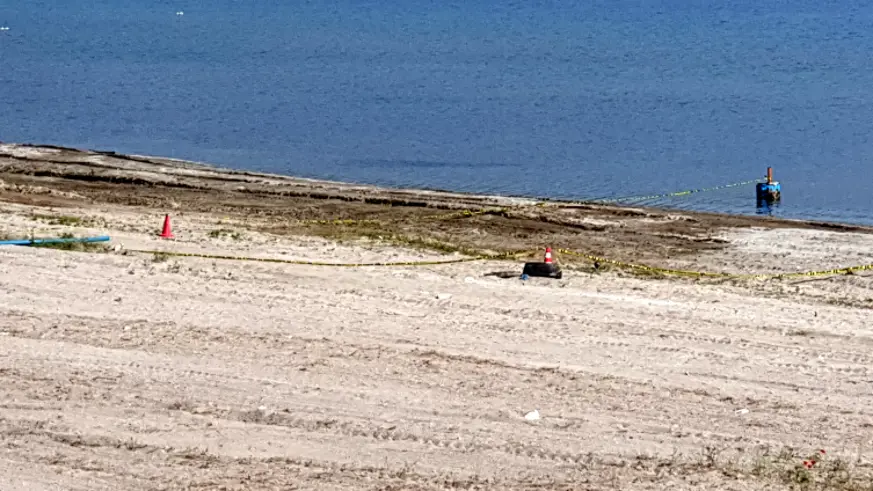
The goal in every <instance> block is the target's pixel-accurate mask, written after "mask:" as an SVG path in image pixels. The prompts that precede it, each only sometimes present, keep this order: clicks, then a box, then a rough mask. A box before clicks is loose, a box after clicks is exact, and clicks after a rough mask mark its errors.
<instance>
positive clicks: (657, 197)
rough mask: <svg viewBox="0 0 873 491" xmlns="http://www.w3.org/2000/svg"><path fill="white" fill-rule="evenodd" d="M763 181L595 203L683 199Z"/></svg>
mask: <svg viewBox="0 0 873 491" xmlns="http://www.w3.org/2000/svg"><path fill="white" fill-rule="evenodd" d="M763 181H764V179H750V180H748V181H741V182H735V183H731V184H722V185H720V186H713V187H709V188H701V189H687V190H685V191H676V192H673V193H664V194H652V195H648V196H623V197H620V198H610V199H598V200H594V201H595V202H598V203H617V202H620V201H649V200H653V199H661V198H677V197H681V196H688V195H690V194H696V193H706V192H710V191H718V190H720V189H727V188H735V187H738V186H746V185H749V184H753V183H757V182H763Z"/></svg>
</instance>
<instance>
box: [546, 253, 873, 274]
mask: <svg viewBox="0 0 873 491" xmlns="http://www.w3.org/2000/svg"><path fill="white" fill-rule="evenodd" d="M558 252H560V253H563V254H568V255H571V256H576V257H583V258H585V259H588V260H590V261H592V262H594V261H597V262H601V263H606V264H612V265H613V266H618V267H620V268H625V269H636V270H641V271H648V272H651V273H661V274H669V275H675V276H691V277H704V278H726V279H768V278H798V277H804V276H827V275H837V274H848V273H853V272H855V271H866V270H873V264H864V265H860V266H850V267H846V268H836V269H828V270H822V271H803V272H795V273H763V274H743V273H722V272H708V271H687V270H682V269H669V268H659V267H656V266H647V265H645V264H633V263H626V262H622V261H616V260H613V259H607V258H604V257H599V256H592V255H591V254H585V253H581V252H576V251H572V250H569V249H558Z"/></svg>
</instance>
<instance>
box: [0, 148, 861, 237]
mask: <svg viewBox="0 0 873 491" xmlns="http://www.w3.org/2000/svg"><path fill="white" fill-rule="evenodd" d="M9 148H22V149H32V150H34V151H37V152H38V151H40V150H48V151H59V152H72V153H75V154H80V155H82V156H88V155H92V156H103V157H109V158H117V159H121V160H128V161H132V162H138V163H141V164H146V165H156V166H168V167H172V168H176V169H190V170H201V171H208V172H213V173H216V174H225V175H233V176H245V177H250V178H262V179H273V180H276V181H280V182H285V183H291V184H294V185H298V186H305V185H310V186H312V187H313V188H323V189H334V190H337V191H340V192H342V191H346V192H348V191H358V192H363V191H367V192H371V193H374V194H387V195H398V196H406V197H417V198H423V199H425V200H427V199H432V200H436V201H442V202H445V201H450V200H461V201H463V202H477V203H481V204H483V205H495V206H534V205H538V204H539V205H546V206H556V207H564V208H572V207H587V208H594V207H605V208H610V209H617V210H643V211H649V212H654V213H661V214H665V213H675V214H683V215H691V216H709V217H715V218H737V219H745V221H748V222H759V223H760V226H761V227H765V228H766V227H772V226H797V227H812V228H818V229H824V230H837V231H853V232H863V233H873V226H870V225H862V224H855V223H848V222H839V221H822V220H814V219H801V218H781V217H771V216H759V215H751V214H733V213H722V212H711V211H696V210H687V209H680V208H669V207H660V206H643V205H639V206H638V205H625V204H622V203H620V202H604V200H566V199H558V198H550V197H538V196H524V195H502V194H487V193H474V192H461V191H453V190H447V189H439V188H426V187H421V188H408V187H392V186H384V185H375V184H365V183H355V182H348V181H334V180H326V179H317V178H307V177H298V176H293V175H286V174H277V173H266V172H256V171H249V170H244V169H234V168H231V167H226V166H220V165H216V164H212V163H209V162H199V161H191V160H185V159H178V158H168V157H161V156H153V155H141V154H125V153H121V152H115V151H112V150H97V149H83V148H76V147H65V146H58V145H50V144H35V143H12V142H2V143H0V158H9V157H10V153H9V152H8V149H9ZM4 149H7V150H4ZM13 155H14V154H13ZM18 158H22V157H18ZM22 160H30V158H29V157H23V158H22ZM33 161H34V162H44V163H45V162H51V160H50V159H45V158H43V159H40V158H36V159H34V160H33ZM164 184H168V183H164ZM326 197H327V198H330V197H332V196H329V195H328V196H326ZM440 204H443V206H444V207H446V208H448V209H453V208H455V206H451V205H445V203H437V204H436V206H437V207H439V205H440Z"/></svg>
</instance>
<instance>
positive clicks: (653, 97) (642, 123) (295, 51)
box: [0, 0, 873, 224]
mask: <svg viewBox="0 0 873 491" xmlns="http://www.w3.org/2000/svg"><path fill="white" fill-rule="evenodd" d="M689 3H697V2H687V1H684V0H663V1H649V2H639V1H630V0H610V1H590V2H572V1H569V0H567V1H563V0H554V1H536V0H530V1H525V2H521V1H518V2H498V1H488V0H473V1H468V2H458V3H451V2H445V1H441V2H437V1H424V0H404V1H402V2H400V1H397V2H386V1H363V0H362V1H352V0H346V1H342V0H324V1H318V2H315V1H291V0H287V1H286V0H283V1H279V0H259V1H257V2H252V1H242V0H237V1H233V0H210V1H208V2H206V1H199V2H195V1H190V0H189V1H187V2H186V1H178V2H174V1H164V0H156V1H141V0H137V1H133V0H102V1H95V0H88V1H85V0H68V1H61V0H54V1H45V0H44V1H36V0H27V1H25V0H0V27H4V26H8V27H9V30H4V31H0V140H3V141H26V142H33V143H53V144H59V145H71V146H77V147H89V148H99V149H106V150H109V149H111V150H116V151H121V152H135V153H146V154H156V155H166V156H173V157H179V158H188V159H195V160H202V161H210V162H215V163H219V164H223V165H228V166H231V167H237V168H246V169H254V170H262V171H270V172H279V173H286V174H295V175H302V176H309V177H320V178H329V179H339V180H346V181H358V182H367V183H376V184H385V185H396V186H426V187H433V188H442V189H453V190H461V191H474V192H493V193H506V194H525V195H538V196H550V197H562V198H587V197H608V196H617V195H628V194H656V193H662V192H669V191H676V190H681V189H686V188H698V187H706V186H710V185H717V184H724V183H730V182H736V181H743V180H747V179H754V178H757V177H760V176H762V175H763V174H764V172H765V169H766V167H767V166H772V167H774V169H775V172H776V177H777V179H778V180H780V181H781V182H782V184H783V188H784V190H783V193H784V199H783V203H782V205H781V206H780V207H779V208H778V209H777V210H776V211H775V213H776V214H778V215H782V216H788V217H795V218H814V219H826V220H838V221H845V222H856V223H867V224H873V193H871V184H873V167H871V155H873V143H871V138H870V135H871V130H873V63H871V61H873V5H871V4H869V3H866V2H863V3H862V2H860V1H855V0H841V1H815V2H813V1H810V0H798V1H794V2H785V1H777V0H759V1H754V2H753V1H748V0H743V1H728V2H721V5H720V6H718V7H694V6H689V5H688V4H689ZM579 4H582V5H581V6H580V5H579ZM640 4H644V5H645V6H642V7H641V6H640ZM179 11H183V12H184V15H177V12H179ZM654 204H661V205H665V206H675V207H680V208H682V207H686V208H691V209H698V210H710V211H725V212H733V213H755V212H756V210H755V203H754V187H753V185H748V186H744V187H740V188H734V189H730V190H726V191H720V192H717V193H705V194H697V195H693V196H691V197H688V198H683V199H673V200H659V201H656V202H655V203H654Z"/></svg>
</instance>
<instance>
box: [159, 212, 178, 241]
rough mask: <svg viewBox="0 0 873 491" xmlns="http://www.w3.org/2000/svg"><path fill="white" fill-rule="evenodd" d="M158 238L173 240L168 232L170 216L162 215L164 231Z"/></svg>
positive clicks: (169, 231) (171, 234) (171, 233)
mask: <svg viewBox="0 0 873 491" xmlns="http://www.w3.org/2000/svg"><path fill="white" fill-rule="evenodd" d="M159 237H161V238H164V239H175V237H174V236H173V232H172V231H171V230H170V215H164V229H163V230H162V231H161V235H159Z"/></svg>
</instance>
